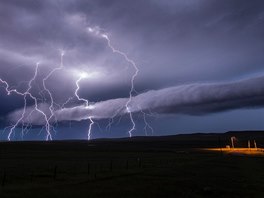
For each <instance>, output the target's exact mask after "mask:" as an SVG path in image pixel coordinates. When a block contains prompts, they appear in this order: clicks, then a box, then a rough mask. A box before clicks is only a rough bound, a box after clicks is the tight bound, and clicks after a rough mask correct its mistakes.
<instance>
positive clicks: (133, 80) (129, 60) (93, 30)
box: [88, 27, 139, 137]
mask: <svg viewBox="0 0 264 198" xmlns="http://www.w3.org/2000/svg"><path fill="white" fill-rule="evenodd" d="M88 31H89V32H91V33H94V34H95V35H97V36H100V37H102V38H104V39H105V40H106V41H107V45H108V47H109V48H110V49H111V50H112V52H113V53H117V54H119V55H121V56H122V57H123V58H124V59H125V60H126V61H127V62H128V63H130V64H131V65H132V66H133V68H134V70H135V72H134V74H133V75H132V77H131V87H130V91H129V99H128V100H127V102H126V111H127V113H128V114H129V117H130V120H131V123H132V127H131V128H130V129H129V131H128V134H129V136H130V137H132V132H133V131H134V130H135V129H136V123H135V121H134V118H133V114H132V111H131V110H130V103H131V101H132V97H133V93H134V92H136V90H135V85H134V84H135V79H136V77H137V75H138V72H139V68H138V66H137V64H136V63H135V62H134V61H133V60H132V59H130V58H129V57H128V56H127V54H126V53H124V52H122V51H120V50H118V49H116V48H115V47H114V46H113V45H112V43H111V40H110V38H109V37H108V35H107V34H105V33H101V32H100V29H98V28H91V27H88Z"/></svg>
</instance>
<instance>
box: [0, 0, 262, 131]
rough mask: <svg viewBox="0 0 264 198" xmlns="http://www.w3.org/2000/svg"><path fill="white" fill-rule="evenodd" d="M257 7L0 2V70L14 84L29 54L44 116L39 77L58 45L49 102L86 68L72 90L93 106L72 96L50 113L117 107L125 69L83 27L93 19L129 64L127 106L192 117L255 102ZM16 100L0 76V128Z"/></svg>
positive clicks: (208, 0)
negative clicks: (86, 106) (57, 68)
mask: <svg viewBox="0 0 264 198" xmlns="http://www.w3.org/2000/svg"><path fill="white" fill-rule="evenodd" d="M263 10H264V3H263V1H262V0H254V1H248V0H221V1H219V0H162V1H160V0H145V1H140V0H136V1H130V0H107V1H105V0H96V1H95V0H68V1H63V0H45V1H42V0H25V1H20V0H2V1H1V2H0V34H1V37H0V78H1V79H3V80H5V81H7V82H8V83H9V84H10V87H12V88H16V89H17V90H19V91H21V92H23V91H25V90H26V89H27V86H28V84H27V83H28V82H29V80H30V79H31V78H32V76H33V74H34V71H35V67H36V63H37V62H39V63H40V67H39V73H38V75H37V78H36V80H35V81H34V83H33V84H32V89H31V93H32V94H33V95H34V96H35V97H36V98H37V100H38V102H39V106H40V108H41V109H43V111H45V112H46V113H47V115H49V111H48V110H47V107H48V106H49V104H50V102H51V99H50V97H49V94H48V93H47V91H45V90H44V87H43V83H42V80H43V78H45V77H46V76H47V74H48V73H49V72H51V71H52V70H53V69H54V68H56V67H58V66H60V64H61V53H62V52H64V57H63V69H61V70H58V71H56V72H54V73H53V75H52V76H51V77H50V78H49V79H48V80H47V82H46V83H47V84H46V86H47V88H48V89H49V90H50V91H51V93H52V96H53V99H54V102H55V103H56V104H58V105H57V106H56V107H58V106H60V105H62V104H63V103H65V102H66V101H67V100H68V98H70V97H73V96H74V91H75V90H76V80H77V79H78V78H79V76H78V75H79V74H80V73H81V72H86V73H88V74H90V76H91V77H90V78H86V79H83V80H82V81H81V82H80V89H79V92H78V93H79V95H80V96H81V97H83V98H86V99H88V100H89V101H90V102H91V104H93V105H92V107H93V108H88V109H85V108H84V107H83V106H81V103H80V102H79V101H78V100H76V99H73V100H72V101H71V103H70V104H69V105H68V106H66V108H65V109H63V110H59V108H56V110H57V112H56V118H57V119H58V120H61V121H62V120H83V119H87V116H89V115H91V116H94V117H95V118H96V119H100V120H101V119H108V118H111V117H113V116H121V115H126V113H127V112H126V109H125V108H124V103H125V102H126V101H127V97H128V96H129V90H130V81H131V76H132V75H133V73H134V69H133V67H132V66H131V65H130V64H129V63H128V62H126V60H125V59H124V58H123V57H122V56H120V55H119V54H117V53H113V52H112V50H111V49H110V48H109V47H108V45H107V42H106V40H105V39H103V38H102V37H98V36H96V35H94V34H91V33H89V31H87V28H89V27H93V28H98V29H100V31H101V32H102V33H105V34H107V35H108V36H109V38H110V39H111V43H112V44H113V46H115V48H116V49H119V50H121V51H123V52H125V53H126V54H127V55H128V56H129V58H130V59H132V60H133V61H134V62H135V63H136V64H137V66H138V68H139V74H138V76H137V77H136V79H135V88H136V91H137V92H134V93H133V99H132V102H131V104H130V109H131V111H132V112H134V113H138V112H140V111H141V110H142V111H153V112H156V113H159V114H162V115H165V116H166V115H178V114H183V115H196V116H197V115H205V114H208V113H217V112H223V111H225V110H230V109H242V108H250V107H258V108H261V107H262V94H261V92H262V85H261V83H262V77H259V76H263V75H264V70H263V65H264V56H263V52H264V43H263V34H264V11H263ZM92 74H93V75H92ZM242 79H248V80H242ZM23 105H24V104H23V98H21V96H17V95H15V94H12V95H10V96H7V95H6V92H5V89H4V87H2V84H0V109H1V111H0V126H1V125H5V123H7V122H8V121H10V120H11V121H12V122H14V118H16V117H19V115H20V113H21V111H20V110H21V108H22V107H23ZM32 105H33V101H31V100H28V108H27V110H28V112H27V113H28V114H30V116H28V117H27V119H28V120H25V122H30V121H29V120H31V121H32V122H33V123H35V124H37V125H40V124H42V123H43V121H42V118H41V115H39V114H38V113H36V112H32V111H31V106H32ZM32 110H33V109H32ZM31 112H32V113H31ZM210 115H211V116H212V118H213V117H214V114H210ZM255 116H256V117H257V116H258V112H256V115H255ZM238 117H239V115H238ZM53 119H55V118H53ZM186 119H189V118H188V117H186ZM233 119H234V120H235V119H237V118H235V117H234V118H233ZM51 121H55V120H51ZM185 123H188V121H187V120H186V122H185ZM126 124H127V123H124V125H126ZM223 124H224V123H223ZM121 125H122V123H121ZM169 125H170V128H171V129H173V128H174V127H175V123H174V122H173V123H170V124H169ZM178 125H181V126H182V128H184V127H185V126H184V125H183V124H181V123H177V126H178ZM202 126H203V125H202V124H201V128H202ZM251 126H252V127H253V128H254V124H253V123H252V125H251ZM2 128H4V127H2Z"/></svg>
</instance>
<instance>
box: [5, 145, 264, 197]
mask: <svg viewBox="0 0 264 198" xmlns="http://www.w3.org/2000/svg"><path fill="white" fill-rule="evenodd" d="M263 164H264V158H263V157H261V156H247V155H245V156H237V155H230V154H224V153H220V152H212V151H210V152H209V151H204V150H197V149H184V148H178V147H177V146H175V147H173V146H168V144H167V143H166V142H165V141H164V142H159V143H157V142H152V143H151V142H150V143H148V144H146V143H144V142H137V143H135V144H133V143H131V142H130V143H128V142H126V141H124V142H111V143H109V142H108V143H107V142H92V143H87V142H53V143H43V142H35V143H34V142H33V143H32V142H25V143H19V142H17V143H1V144H0V182H1V183H0V184H2V185H0V197H1V198H2V197H11V198H12V197H28V198H30V197H34V198H35V197H55V196H56V197H78V198H79V197H80V198H81V197H97V198H98V197H107V198H111V197H115V198H116V197H152V198H153V197H198V198H199V197H233V198H234V197H239V198H241V197H264V188H263V186H264V172H263V171H262V169H263Z"/></svg>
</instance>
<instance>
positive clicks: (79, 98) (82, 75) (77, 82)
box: [74, 72, 94, 140]
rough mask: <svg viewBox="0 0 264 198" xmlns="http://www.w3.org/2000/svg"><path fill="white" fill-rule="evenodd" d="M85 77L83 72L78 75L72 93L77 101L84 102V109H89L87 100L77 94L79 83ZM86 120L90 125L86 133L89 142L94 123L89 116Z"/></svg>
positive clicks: (85, 74)
mask: <svg viewBox="0 0 264 198" xmlns="http://www.w3.org/2000/svg"><path fill="white" fill-rule="evenodd" d="M87 76H88V74H87V73H85V72H82V73H80V77H79V78H78V79H77V81H76V82H75V84H76V90H75V92H74V93H75V96H76V98H77V99H78V100H79V101H82V102H84V104H85V108H89V101H88V100H87V99H85V98H81V97H80V96H79V94H78V92H79V90H80V81H81V80H82V79H85V78H87ZM88 119H89V121H90V124H89V129H88V133H87V139H88V140H90V139H91V132H92V126H93V124H94V121H93V119H92V116H89V118H88Z"/></svg>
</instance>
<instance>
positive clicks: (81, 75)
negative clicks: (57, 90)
mask: <svg viewBox="0 0 264 198" xmlns="http://www.w3.org/2000/svg"><path fill="white" fill-rule="evenodd" d="M87 30H88V32H89V33H91V34H93V35H95V36H97V37H99V38H102V39H104V40H105V41H106V43H107V46H108V47H109V48H110V49H111V51H112V52H113V53H117V54H118V55H120V56H121V57H123V58H124V60H125V61H126V62H128V63H129V64H130V65H131V66H132V67H133V69H134V73H133V74H132V76H131V79H130V83H131V84H130V90H129V98H128V99H127V101H126V103H125V105H124V106H123V107H124V108H125V113H126V114H128V115H129V118H130V121H131V124H132V126H131V128H130V129H129V130H128V134H129V137H132V133H133V131H134V130H136V123H135V120H134V117H133V114H132V110H131V102H132V98H133V94H134V93H136V90H135V86H134V83H135V79H136V77H137V75H138V72H139V68H138V66H137V65H136V63H135V62H134V61H133V60H132V59H130V58H129V57H128V55H127V54H126V53H124V52H123V51H120V50H118V49H116V48H115V47H114V46H113V45H112V43H111V40H110V38H109V36H108V35H107V34H106V33H103V32H102V31H101V29H100V28H98V27H94V28H91V27H88V28H87ZM64 55H65V53H64V51H61V54H60V65H59V66H58V67H56V68H54V69H52V70H51V71H50V72H49V73H48V74H47V75H46V76H45V77H44V78H43V79H42V86H43V90H41V91H40V92H39V95H40V96H41V97H42V103H43V102H45V101H46V97H45V93H47V95H48V99H49V101H50V102H49V103H48V111H49V113H48V114H47V113H45V111H43V110H41V109H40V108H39V100H40V99H39V98H37V97H35V96H34V95H33V93H31V90H32V83H33V82H34V81H35V80H36V77H37V75H38V69H39V63H38V64H37V65H36V69H35V73H34V76H33V78H32V79H30V81H29V82H28V88H27V90H26V91H25V92H19V91H17V90H16V89H11V88H10V86H9V84H8V82H6V81H4V80H2V79H0V83H1V84H4V87H5V91H6V93H7V95H10V94H12V93H15V94H17V95H20V96H23V98H24V106H23V110H22V113H21V117H19V119H17V121H16V122H15V124H13V125H12V126H10V127H7V128H11V129H10V130H9V133H8V140H9V141H10V140H11V136H12V135H13V133H14V131H15V129H16V128H17V127H18V125H19V124H21V123H22V127H21V129H22V136H24V134H25V133H26V132H28V130H29V129H30V128H31V127H32V125H31V124H30V123H28V122H26V124H24V120H26V119H28V118H29V117H31V116H32V114H33V112H34V111H36V112H38V113H40V114H41V115H42V116H43V118H44V120H45V126H44V128H45V129H46V133H47V135H46V138H45V139H46V140H52V139H53V138H52V133H51V130H53V132H56V131H55V130H54V127H53V125H51V124H50V123H51V122H57V121H56V120H57V119H56V115H55V113H54V112H55V111H56V110H58V108H59V110H63V109H64V108H65V107H66V105H67V104H68V103H69V102H70V101H71V100H74V98H76V99H77V100H78V101H79V102H82V103H83V105H84V108H85V109H90V110H92V109H94V108H95V107H94V106H93V105H91V104H90V102H89V100H88V99H86V98H83V97H81V96H80V95H79V91H80V89H81V85H80V82H81V81H82V80H84V79H87V78H95V77H97V76H98V75H100V74H98V73H97V72H87V69H84V70H82V71H80V70H75V71H74V72H73V74H76V76H77V79H76V80H75V87H76V89H75V90H74V95H73V96H71V97H69V98H68V99H67V100H66V102H65V103H63V104H61V105H60V104H57V103H56V102H55V100H54V98H53V94H52V91H51V90H50V89H49V88H48V86H47V82H48V80H49V79H50V78H51V76H53V75H54V73H56V72H59V71H61V70H63V69H65V67H64V64H63V58H64ZM27 97H29V98H30V99H31V100H33V101H34V108H33V110H32V111H31V112H30V113H29V114H27V116H26V109H27V105H28V104H27ZM55 105H56V107H55ZM123 110H124V109H123V108H120V109H119V110H118V112H119V111H123ZM118 112H116V113H115V114H114V115H113V116H112V119H111V122H109V124H108V126H107V128H109V129H110V127H111V125H112V123H113V119H114V117H115V116H116V115H118ZM142 113H143V120H144V123H145V128H144V130H145V131H147V129H150V130H151V131H153V129H152V128H151V126H150V125H149V124H148V122H147V120H146V117H145V116H146V115H145V113H144V112H142ZM93 119H94V116H93V115H89V116H88V117H87V120H89V123H90V124H89V128H88V132H87V139H88V140H90V138H91V134H92V128H93V125H94V124H96V123H95V122H94V120H93ZM42 129H43V128H42ZM41 131H42V130H41ZM146 134H147V132H146Z"/></svg>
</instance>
